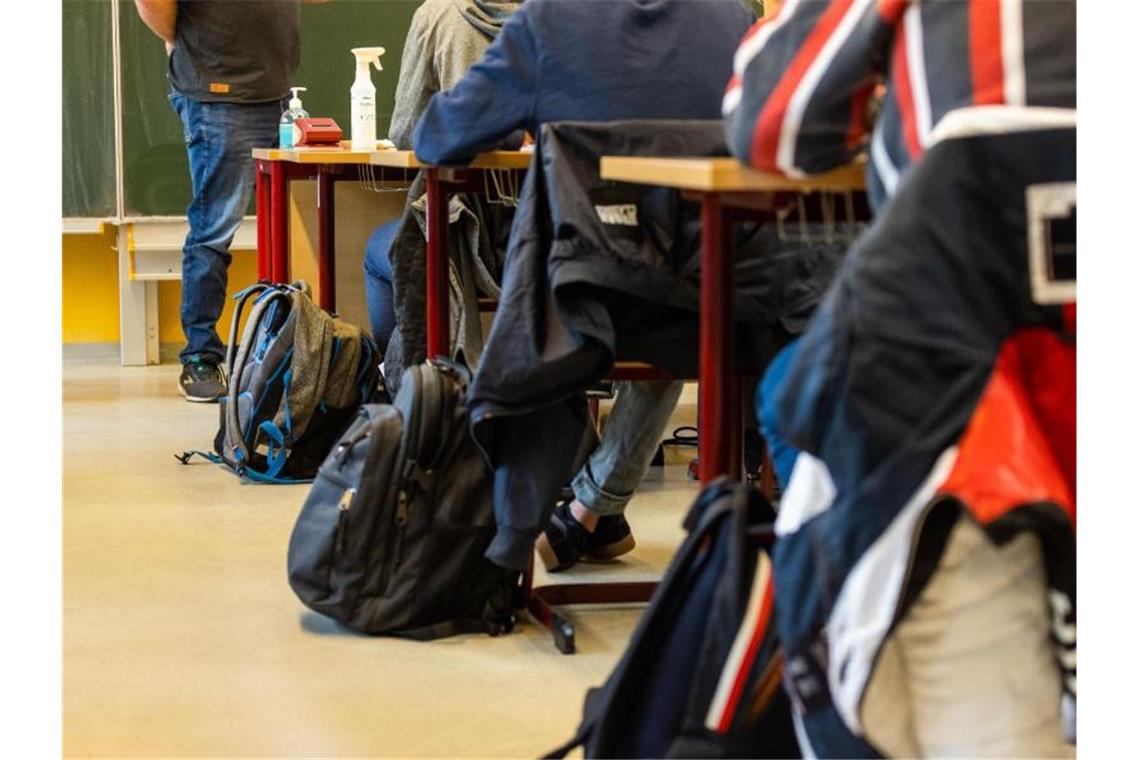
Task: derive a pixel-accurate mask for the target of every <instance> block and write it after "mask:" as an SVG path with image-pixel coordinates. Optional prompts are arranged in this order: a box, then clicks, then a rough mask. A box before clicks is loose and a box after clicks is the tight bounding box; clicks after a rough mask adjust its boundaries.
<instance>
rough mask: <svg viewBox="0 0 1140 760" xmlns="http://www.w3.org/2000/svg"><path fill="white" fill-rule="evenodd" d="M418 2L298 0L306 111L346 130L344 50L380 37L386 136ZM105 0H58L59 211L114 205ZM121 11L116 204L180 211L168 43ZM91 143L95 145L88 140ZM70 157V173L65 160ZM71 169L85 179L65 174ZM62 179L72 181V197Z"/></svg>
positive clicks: (350, 71)
mask: <svg viewBox="0 0 1140 760" xmlns="http://www.w3.org/2000/svg"><path fill="white" fill-rule="evenodd" d="M234 2H235V3H237V4H238V5H240V3H239V2H238V0H234ZM418 5H419V0H333V2H330V3H327V4H323V5H306V6H304V7H303V8H302V11H301V69H300V71H299V72H298V73H297V75H296V77H295V83H296V84H298V85H302V86H305V87H308V88H309V90H308V92H307V93H306V94H305V109H306V110H307V111H308V112H309V113H310V114H312V115H314V116H331V117H333V118H334V119H336V121H337V123H338V124H340V125H341V127H342V128H343V129H344V130H345V131H346V133H347V131H348V128H349V94H348V88H349V87H350V86H351V84H352V79H353V77H354V75H355V68H354V61H353V58H352V56H351V55H350V54H349V52H348V51H349V49H350V48H353V47H363V46H367V45H382V46H383V47H385V48H387V54H386V55H385V56H384V71H383V72H382V73H377V72H373V76H372V78H373V81H374V82H375V83H376V105H377V113H376V122H377V123H376V127H377V133H378V134H379V135H381V136H383V135H384V134H385V133H386V132H387V128H388V121H389V119H390V118H391V109H392V101H393V98H394V97H395V93H396V80H397V77H398V75H399V67H400V66H399V64H400V56H401V54H402V52H403V47H404V38H405V37H406V35H407V32H408V26H409V25H410V23H411V19H412V14H413V13H414V12H415V9H416V7H417V6H418ZM110 8H111V3H110V0H64V9H63V12H64V41H65V45H64V72H65V77H64V82H65V87H64V106H65V107H64V112H65V116H64V165H65V169H64V203H63V205H64V215H65V216H86V215H108V214H110V213H112V212H113V208H114V176H115V172H114V161H113V143H114V140H113V136H114V130H113V125H114V121H113V113H112V112H111V111H110V110H109V109H111V108H112V95H111V87H112V77H111V73H110V71H111V67H110V50H111V48H110V40H111V29H110V27H111V23H110ZM119 13H120V18H119V22H120V31H119V44H120V56H121V66H122V98H123V107H122V129H123V184H124V198H123V211H124V214H125V215H126V216H128V217H136V216H139V217H147V216H181V215H183V214H185V212H186V205H187V203H188V202H189V200H190V179H189V169H188V167H187V163H186V149H185V145H184V143H183V139H182V127H181V124H180V123H179V120H178V116H177V114H175V113H174V110H173V109H172V108H171V107H170V102H169V99H168V93H169V91H170V85H169V83H168V81H167V77H166V51H165V50H164V48H163V45H162V43H161V42H160V41H159V40H158V38H157V37H155V36H154V34H153V33H151V31H150V30H149V29H147V28H146V26H145V25H144V24H143V23H142V20H141V19H140V18H139V15H138V12H137V11H136V10H135V4H134V3H133V2H130V1H129V0H123V2H121V3H120V4H119ZM69 34H71V35H72V36H73V37H75V38H79V39H81V40H83V41H84V43H83V45H82V46H81V49H82V51H83V56H85V57H83V58H82V60H80V59H78V58H77V57H76V54H75V53H74V52H73V53H71V56H72V57H71V58H69V57H68V56H69V53H68V45H67V44H66V42H67V40H68V35H69ZM96 44H99V45H102V46H103V47H100V48H99V50H101V51H104V53H105V55H103V57H102V58H99V59H98V60H96V58H97V56H96V55H95V53H94V52H92V50H91V48H92V47H93V46H95V45H96ZM104 48H105V50H104ZM104 59H106V60H104ZM69 64H70V65H71V69H72V70H73V73H75V70H81V71H82V74H83V76H77V77H75V78H74V79H73V80H72V81H69V80H68V77H67V73H68V70H69V69H68V66H69ZM95 64H99V65H98V66H96V65H95ZM100 67H101V68H100ZM105 110H106V112H105ZM69 115H70V119H69ZM85 130H86V131H85ZM95 141H98V146H95V145H93V144H92V143H94V142H95ZM69 158H70V159H72V163H73V168H72V170H71V174H69V173H68V171H69V170H68V169H67V168H66V167H67V165H68V163H69ZM72 175H75V176H76V177H78V179H80V180H82V182H79V181H75V182H69V179H71V178H72ZM69 184H71V185H74V186H75V187H76V189H75V190H73V191H70V195H69V190H68V186H69Z"/></svg>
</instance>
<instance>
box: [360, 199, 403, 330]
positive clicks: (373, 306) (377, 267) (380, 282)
mask: <svg viewBox="0 0 1140 760" xmlns="http://www.w3.org/2000/svg"><path fill="white" fill-rule="evenodd" d="M400 221H401V220H400V219H393V220H392V221H390V222H386V223H385V224H382V225H381V226H379V227H377V228H376V229H375V230H374V231H373V232H372V236H371V237H370V238H368V244H367V245H366V246H365V247H364V296H365V299H366V300H367V302H368V321H369V322H371V324H372V338H373V339H374V340H375V341H376V345H377V346H379V347H380V351H381V352H383V351H385V350H387V348H388V340H389V339H390V338H391V337H392V331H393V330H395V329H396V306H395V295H394V292H393V290H392V260H391V258H390V254H391V252H392V244H393V243H395V242H396V235H397V233H399V231H400Z"/></svg>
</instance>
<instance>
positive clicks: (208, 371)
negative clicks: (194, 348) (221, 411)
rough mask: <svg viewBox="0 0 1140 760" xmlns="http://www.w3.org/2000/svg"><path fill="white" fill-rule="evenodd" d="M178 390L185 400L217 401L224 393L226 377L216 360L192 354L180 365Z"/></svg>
mask: <svg viewBox="0 0 1140 760" xmlns="http://www.w3.org/2000/svg"><path fill="white" fill-rule="evenodd" d="M178 392H179V393H181V394H182V395H183V396H184V397H185V398H186V400H187V401H201V402H206V403H209V402H211V401H217V400H218V399H219V398H221V397H222V396H224V395H226V377H225V375H223V374H222V368H221V367H219V366H218V363H217V362H216V361H214V360H212V359H210V358H209V357H205V356H192V357H191V358H190V359H189V360H188V361H187V362H186V363H185V364H183V365H182V374H181V375H179V377H178Z"/></svg>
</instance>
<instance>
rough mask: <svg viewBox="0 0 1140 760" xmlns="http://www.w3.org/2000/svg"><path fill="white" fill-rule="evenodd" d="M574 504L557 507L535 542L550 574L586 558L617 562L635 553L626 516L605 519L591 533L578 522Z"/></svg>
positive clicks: (562, 503)
mask: <svg viewBox="0 0 1140 760" xmlns="http://www.w3.org/2000/svg"><path fill="white" fill-rule="evenodd" d="M570 501H571V500H569V499H567V500H564V501H562V502H561V503H559V504H558V506H557V507H555V508H554V514H553V515H551V517H550V522H549V523H548V524H547V526H546V528H545V529H544V530H543V531H542V534H541V535H540V536H539V537H538V540H537V541H535V549H536V550H537V551H538V557H539V559H541V560H542V565H543V567H545V568H546V570H547V572H551V573H555V572H558V571H559V570H565V569H567V568H568V567H571V566H572V565H574V564H575V563H576V562H578V560H580V559H583V558H590V559H613V558H615V557H620V556H621V555H623V554H625V553H627V552H629V551H632V550H633V547H634V546H635V545H636V542H635V541H634V540H633V533H632V532H631V531H630V529H629V523H628V522H626V519H625V517H624V516H622V515H607V516H605V517H602V518H600V519H599V520H598V524H597V525H596V526H595V527H594V532H593V533H590V532H589V531H587V530H586V529H585V528H584V527H583V526H582V524H581V523H580V522H578V521H577V520H575V519H574V515H573V514H571V512H570Z"/></svg>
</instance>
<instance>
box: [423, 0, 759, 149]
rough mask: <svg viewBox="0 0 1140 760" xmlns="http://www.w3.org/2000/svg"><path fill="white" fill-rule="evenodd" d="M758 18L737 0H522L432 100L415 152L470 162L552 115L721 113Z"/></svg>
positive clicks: (681, 116)
mask: <svg viewBox="0 0 1140 760" xmlns="http://www.w3.org/2000/svg"><path fill="white" fill-rule="evenodd" d="M753 21H755V17H754V16H753V15H752V13H750V12H749V11H748V10H747V9H746V8H745V7H744V6H743V4H742V3H741V2H740V0H527V2H525V3H523V5H522V7H521V8H520V9H519V10H518V11H516V12H515V14H514V15H513V16H511V18H510V19H509V20H508V21H507V22H506V23H505V24H504V25H503V30H502V32H501V33H500V34H499V37H498V38H497V39H496V40H495V42H494V43H493V44H492V45H491V46H490V47H489V48H488V49H487V52H486V53H485V54H484V56H483V58H482V60H480V61H479V62H478V63H476V64H475V65H474V66H472V67H471V68H470V69H468V71H467V74H466V75H465V76H464V77H463V78H462V79H461V80H460V81H459V83H458V84H456V85H455V86H454V87H453V88H452V89H451V90H449V91H447V92H440V93H437V94H436V95H435V96H434V97H433V98H432V100H431V102H430V103H429V104H428V108H427V111H425V112H424V115H423V117H422V118H421V119H420V122H419V124H418V125H417V127H416V131H415V134H414V135H413V138H412V144H413V147H414V148H415V152H416V157H417V158H419V159H420V160H421V161H423V162H425V163H429V164H436V165H463V164H466V163H468V162H470V161H471V159H472V158H474V157H475V155H476V154H477V153H480V152H483V151H486V150H492V149H494V148H495V147H496V146H498V145H499V144H500V143H501V142H502V141H503V140H504V139H505V138H507V137H508V136H509V135H510V134H511V133H512V132H514V131H516V130H519V129H526V130H527V131H529V132H530V133H531V134H535V135H537V134H538V127H539V125H540V124H543V123H545V122H548V121H566V120H579V121H613V120H618V119H719V118H721V110H720V109H721V100H722V98H723V96H724V92H725V87H726V86H727V84H728V80H729V77H731V76H732V56H733V53H734V52H735V50H736V46H737V45H738V43H739V42H740V39H741V37H743V36H744V33H745V32H747V31H748V28H749V26H750V25H751V24H752V22H753Z"/></svg>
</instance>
